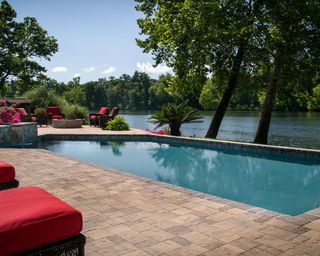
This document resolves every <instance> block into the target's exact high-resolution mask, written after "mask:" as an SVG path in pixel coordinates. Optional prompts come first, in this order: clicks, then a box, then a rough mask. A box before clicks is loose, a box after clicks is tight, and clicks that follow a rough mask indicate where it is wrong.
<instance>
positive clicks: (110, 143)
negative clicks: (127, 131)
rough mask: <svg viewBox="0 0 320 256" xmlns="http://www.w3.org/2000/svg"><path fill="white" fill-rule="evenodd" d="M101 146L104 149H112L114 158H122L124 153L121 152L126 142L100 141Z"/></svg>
mask: <svg viewBox="0 0 320 256" xmlns="http://www.w3.org/2000/svg"><path fill="white" fill-rule="evenodd" d="M100 146H101V147H102V148H104V147H106V146H107V147H108V146H109V147H111V150H112V153H113V155H114V156H121V155H122V153H121V151H120V148H121V147H123V146H125V142H124V141H100Z"/></svg>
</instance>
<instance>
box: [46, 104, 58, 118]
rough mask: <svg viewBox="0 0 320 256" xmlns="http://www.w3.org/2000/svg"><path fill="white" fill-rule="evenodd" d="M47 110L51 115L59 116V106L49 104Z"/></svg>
mask: <svg viewBox="0 0 320 256" xmlns="http://www.w3.org/2000/svg"><path fill="white" fill-rule="evenodd" d="M47 112H48V113H49V114H51V115H53V116H54V115H55V116H60V115H61V112H60V108H59V107H55V106H50V107H48V109H47Z"/></svg>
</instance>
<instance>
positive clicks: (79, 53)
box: [8, 0, 170, 83]
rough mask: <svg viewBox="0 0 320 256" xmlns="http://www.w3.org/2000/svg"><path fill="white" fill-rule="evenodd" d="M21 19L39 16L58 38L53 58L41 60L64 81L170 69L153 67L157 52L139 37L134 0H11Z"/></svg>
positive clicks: (49, 73)
mask: <svg viewBox="0 0 320 256" xmlns="http://www.w3.org/2000/svg"><path fill="white" fill-rule="evenodd" d="M8 2H9V3H10V5H11V6H12V7H13V9H14V10H15V11H16V12H17V20H18V21H20V20H22V19H23V18H24V17H26V16H31V17H35V18H36V19H37V20H38V22H39V24H40V25H41V26H42V27H43V28H44V29H46V30H47V32H48V34H49V35H51V36H54V37H55V38H56V39H57V40H58V45H59V50H58V52H57V53H55V54H54V56H53V57H52V58H51V61H41V62H40V63H41V65H43V66H44V67H45V68H46V69H47V73H46V75H47V76H48V77H50V78H53V79H56V80H57V81H59V82H68V81H71V80H72V79H73V78H74V77H76V76H80V78H81V82H82V83H83V82H88V81H92V80H97V79H98V78H103V77H106V78H108V77H110V76H115V77H119V76H121V75H122V74H124V73H126V74H129V75H132V74H133V73H134V71H136V70H138V71H141V72H146V73H148V74H149V75H150V76H151V77H153V78H157V77H158V76H159V75H160V74H162V73H167V72H170V69H169V68H168V67H167V66H166V65H164V64H162V65H159V66H157V67H155V68H154V67H153V66H152V65H153V64H154V61H153V59H152V56H151V54H147V53H143V49H141V48H139V47H138V46H137V44H136V42H135V38H137V37H141V36H140V35H139V31H140V29H139V27H138V25H137V22H136V20H137V18H139V17H140V16H141V13H139V12H137V11H136V10H135V4H136V3H135V2H134V1H133V0H8Z"/></svg>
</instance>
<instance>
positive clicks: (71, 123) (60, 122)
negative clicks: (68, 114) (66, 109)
mask: <svg viewBox="0 0 320 256" xmlns="http://www.w3.org/2000/svg"><path fill="white" fill-rule="evenodd" d="M52 127H53V128H81V127H82V120H81V119H70V120H67V119H53V120H52Z"/></svg>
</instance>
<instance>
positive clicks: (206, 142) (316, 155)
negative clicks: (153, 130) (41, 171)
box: [38, 134, 320, 220]
mask: <svg viewBox="0 0 320 256" xmlns="http://www.w3.org/2000/svg"><path fill="white" fill-rule="evenodd" d="M38 138H39V140H83V141H85V140H104V139H111V140H116V139H122V140H126V141H138V140H143V141H148V142H158V143H169V142H171V143H175V142H179V143H180V144H181V142H182V144H184V145H188V146H202V147H203V146H205V147H208V148H211V147H212V146H218V147H225V146H233V147H237V148H238V149H239V148H240V149H242V150H244V151H246V149H255V150H256V149H258V150H259V151H267V152H268V153H271V154H273V155H276V154H279V153H282V154H284V155H290V154H291V155H292V154H294V155H299V157H301V154H302V156H304V157H306V159H310V158H311V159H316V160H320V150H315V149H305V148H293V147H284V146H274V145H261V144H254V143H243V142H235V141H223V140H214V139H206V138H191V137H175V136H169V135H165V136H164V135H156V134H143V135H141V134H97V135H92V134H43V135H39V136H38ZM45 152H50V151H47V150H45ZM50 153H52V154H57V155H59V156H63V157H65V158H68V159H72V160H75V159H74V158H72V157H67V156H65V155H62V154H59V153H53V152H50ZM281 157H283V155H282V156H281ZM76 160H77V161H79V162H82V163H85V164H88V165H91V166H94V167H98V168H102V169H105V170H107V171H110V172H114V173H117V174H121V175H125V176H126V177H130V178H134V179H137V180H140V181H144V182H147V183H151V184H156V185H161V186H163V187H165V188H169V189H173V190H175V191H179V192H181V191H184V192H185V193H187V194H189V195H195V196H198V197H201V198H204V199H207V200H209V201H215V202H223V203H224V204H226V205H232V206H235V207H237V208H239V209H242V210H248V211H249V212H250V211H253V212H259V213H261V214H262V215H268V216H286V217H289V218H302V219H306V220H316V219H320V207H318V208H315V209H312V210H309V211H307V212H304V213H302V214H299V215H296V216H292V215H288V214H284V213H280V212H275V211H272V210H268V209H264V208H261V207H257V206H254V205H250V204H246V203H243V202H238V201H234V200H231V199H226V198H222V197H219V196H215V195H211V194H206V193H203V192H199V191H195V190H192V189H188V188H184V187H180V186H176V185H173V184H169V183H165V182H161V181H157V180H153V179H150V178H146V177H142V176H139V175H136V174H133V173H129V172H126V171H121V170H119V169H115V168H111V167H105V166H101V165H97V164H93V163H89V162H86V161H83V160H79V159H76Z"/></svg>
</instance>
